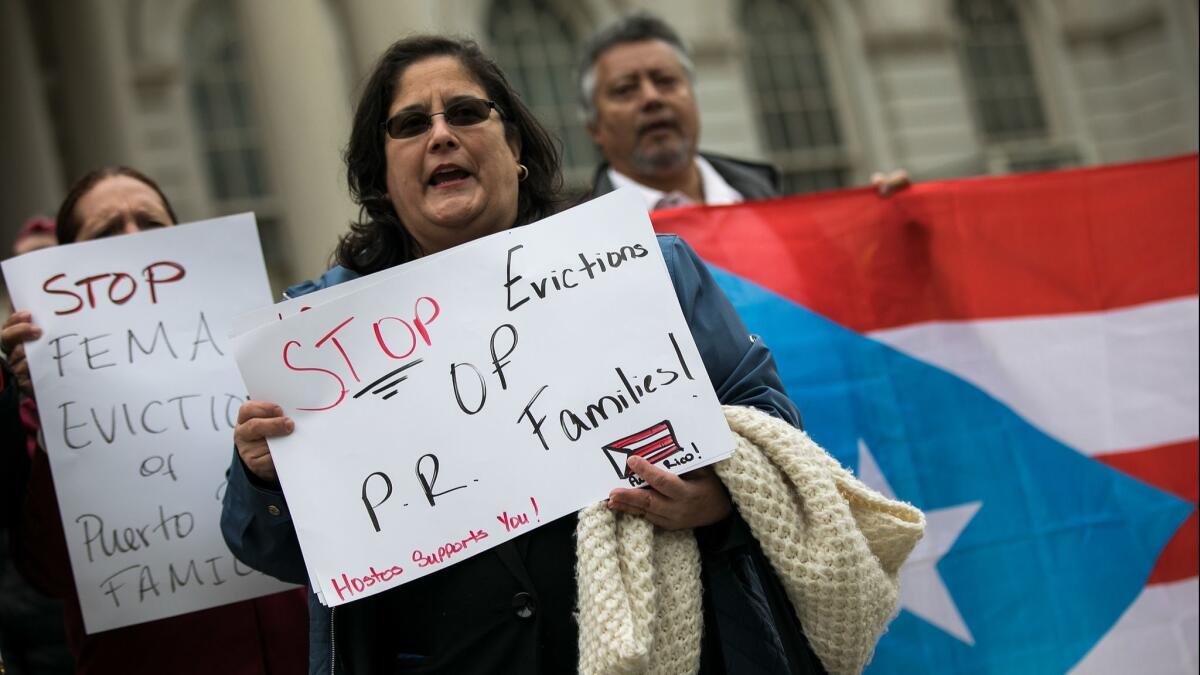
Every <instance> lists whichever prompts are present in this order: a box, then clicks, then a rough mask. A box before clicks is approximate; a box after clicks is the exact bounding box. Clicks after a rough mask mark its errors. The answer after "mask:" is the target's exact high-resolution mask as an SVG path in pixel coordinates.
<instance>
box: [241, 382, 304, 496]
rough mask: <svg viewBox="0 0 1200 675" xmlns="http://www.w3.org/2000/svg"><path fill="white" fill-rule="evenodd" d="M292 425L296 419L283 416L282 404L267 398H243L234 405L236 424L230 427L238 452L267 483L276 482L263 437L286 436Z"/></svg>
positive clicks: (292, 427) (251, 469) (273, 464)
mask: <svg viewBox="0 0 1200 675" xmlns="http://www.w3.org/2000/svg"><path fill="white" fill-rule="evenodd" d="M295 428H296V423H295V422H293V421H292V420H291V418H289V417H284V416H283V408H280V407H279V406H277V405H275V404H274V403H269V402H267V401H246V402H245V403H243V404H242V407H240V408H238V421H237V427H235V428H234V430H233V442H234V444H235V445H237V451H238V456H239V457H241V458H242V463H244V464H245V465H246V468H247V469H250V473H252V474H254V475H255V476H257V477H258V478H260V479H262V480H264V481H267V482H268V483H277V482H279V478H278V477H277V476H276V475H275V461H274V460H273V459H271V450H270V449H269V448H267V439H268V438H273V437H275V436H287V435H288V434H290V433H292V430H293V429H295Z"/></svg>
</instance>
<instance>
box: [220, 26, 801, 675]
mask: <svg viewBox="0 0 1200 675" xmlns="http://www.w3.org/2000/svg"><path fill="white" fill-rule="evenodd" d="M345 157H346V162H347V166H348V179H349V184H350V189H351V193H352V196H353V197H354V199H355V201H356V202H357V203H358V204H359V205H360V214H361V220H360V221H359V222H356V223H354V224H352V225H351V229H350V232H349V234H347V235H346V236H344V237H343V238H342V240H341V242H340V244H339V246H338V249H337V251H336V254H335V259H336V262H337V263H338V265H337V266H336V267H334V268H333V269H331V270H330V271H329V272H327V273H326V274H325V275H324V276H322V277H321V278H320V279H319V280H317V281H315V282H308V283H305V284H302V285H300V286H297V287H294V288H293V289H291V290H290V291H289V293H288V294H289V295H290V296H293V297H294V296H296V295H301V294H304V293H308V292H312V291H315V290H319V289H322V288H326V287H328V286H331V285H333V284H337V283H341V282H343V281H347V280H350V279H353V278H356V277H358V276H361V275H365V274H370V273H373V272H378V271H380V270H383V269H386V268H389V267H391V266H394V265H399V264H402V263H405V262H408V261H411V260H414V259H416V258H419V257H421V256H424V255H428V254H432V253H437V252H439V251H444V250H446V249H449V248H451V247H454V246H457V245H460V244H464V243H467V242H470V241H472V240H474V239H477V238H479V237H482V236H485V235H488V234H492V233H496V232H500V231H503V230H506V229H508V228H512V227H517V226H520V225H524V224H527V223H531V222H533V221H536V220H538V219H540V218H543V217H545V216H547V215H550V214H552V213H554V212H555V210H556V209H557V208H558V206H559V201H558V189H559V185H560V182H561V180H560V175H559V158H558V153H557V151H556V149H555V146H554V144H553V142H552V141H551V139H550V137H549V136H548V134H547V133H546V131H545V130H544V129H543V128H542V126H541V125H540V124H539V123H538V122H537V120H536V119H534V117H533V116H532V114H531V113H530V112H529V110H528V109H527V108H526V107H525V105H524V103H522V102H521V99H520V97H519V96H518V95H517V94H516V93H515V92H514V91H512V89H511V88H510V87H509V85H508V82H507V80H506V79H505V77H504V75H503V74H502V73H501V72H500V70H499V69H498V68H497V66H496V65H495V64H494V63H493V62H492V61H491V60H490V59H489V58H487V57H486V56H485V55H483V54H482V53H481V52H480V51H479V48H478V47H477V46H476V45H475V44H474V43H471V42H460V41H456V40H451V39H446V38H441V37H413V38H408V39H405V40H401V41H400V42H397V43H395V44H394V45H392V46H391V47H390V48H389V49H388V50H387V51H386V52H385V53H384V54H383V56H382V57H381V59H380V60H379V62H378V64H377V66H376V68H375V70H374V72H373V74H372V76H371V77H370V79H369V81H368V82H367V83H366V85H365V88H364V91H363V94H362V97H361V99H360V100H359V103H358V106H357V110H356V112H355V116H354V123H353V129H352V132H351V137H350V142H349V145H348V148H347V150H346V155H345ZM659 244H660V246H661V248H662V252H663V256H664V258H665V260H666V262H667V266H668V268H669V271H670V273H671V278H672V280H673V282H674V284H675V290H676V294H677V296H678V299H679V302H680V304H681V306H682V308H683V313H684V316H685V317H687V319H688V322H689V327H690V328H691V331H692V334H693V337H694V338H695V341H696V344H697V346H698V347H699V350H700V353H701V356H702V358H703V361H704V366H705V368H706V369H707V371H708V373H709V375H710V377H711V380H712V382H713V384H714V386H715V388H716V391H717V393H718V396H719V398H720V400H721V402H722V403H727V404H738V405H746V406H753V407H757V408H759V409H762V410H765V411H768V412H769V413H771V414H773V415H775V416H777V417H780V418H783V419H784V420H787V421H788V422H790V423H791V424H793V425H798V424H799V414H798V412H797V411H796V409H795V407H794V406H793V404H792V403H791V402H790V401H789V400H788V398H787V396H786V395H785V394H784V392H783V387H782V385H781V383H780V380H779V377H778V374H777V373H776V369H775V365H774V361H773V359H772V357H771V355H770V352H769V351H768V350H767V348H766V347H765V346H764V345H763V344H762V343H761V341H758V340H756V339H753V338H751V336H750V335H748V334H747V332H746V330H745V328H744V327H743V325H742V323H741V321H740V320H739V319H738V317H737V316H736V314H735V313H734V310H733V308H732V307H731V306H730V304H729V302H728V301H727V300H726V299H725V297H724V296H723V295H722V293H721V291H720V290H719V289H718V288H717V286H716V284H715V283H714V281H713V279H712V278H711V277H710V276H709V274H708V272H707V271H706V269H705V268H704V266H703V264H702V263H701V262H700V260H699V259H698V258H697V257H696V255H695V254H694V253H693V252H692V251H691V249H690V248H689V247H688V246H687V245H686V244H685V243H683V242H682V241H681V240H679V239H678V238H676V237H673V236H663V237H659ZM238 421H239V423H238V426H237V429H236V431H235V443H236V449H237V452H236V454H235V456H234V459H233V466H232V468H231V474H230V483H229V490H228V492H227V493H226V497H225V511H224V513H223V516H222V527H223V531H224V532H225V535H226V540H227V542H228V543H229V545H230V548H231V549H232V550H233V551H234V553H235V554H236V555H238V556H239V557H240V558H241V559H242V560H243V561H245V562H246V563H247V564H250V565H251V566H253V567H256V568H258V569H260V570H263V571H265V572H267V573H268V574H271V575H274V576H276V577H278V578H280V579H283V580H286V581H293V582H296V583H305V582H307V581H308V576H307V572H306V568H305V565H304V560H303V558H302V556H301V553H300V548H299V544H298V542H297V538H296V533H295V530H294V528H293V527H292V524H291V522H290V517H289V515H288V509H287V505H286V502H285V501H284V497H283V494H282V492H281V490H280V486H279V484H278V482H277V478H276V474H275V469H274V464H273V462H272V458H271V454H270V451H269V449H268V447H267V439H268V438H269V437H274V436H281V435H286V434H290V433H291V432H292V431H293V430H294V428H295V424H294V422H293V421H292V420H291V419H289V418H287V417H285V416H284V414H283V410H282V408H280V407H279V406H278V405H275V404H273V403H271V402H267V401H250V402H247V403H246V404H244V405H243V406H242V407H241V410H240V411H239V418H238ZM629 466H630V468H631V469H632V470H633V471H634V472H636V473H637V474H638V475H639V476H641V477H642V478H643V479H644V480H645V481H646V482H647V483H648V484H649V486H650V487H648V488H645V489H639V490H633V489H621V490H614V491H613V493H612V495H611V497H610V500H609V506H610V508H612V509H615V510H620V511H624V512H628V513H634V514H641V515H644V516H645V517H646V518H647V519H648V520H650V521H651V522H652V523H654V524H655V525H657V526H659V527H660V528H664V529H668V530H681V529H690V528H694V529H695V531H696V533H697V536H698V538H699V539H700V543H701V550H702V552H703V560H704V584H703V586H704V589H705V593H704V608H705V614H706V617H705V624H706V626H708V627H709V628H707V629H706V632H705V638H704V643H703V650H702V656H701V670H702V671H703V672H725V671H726V670H727V667H731V666H729V664H734V663H737V661H736V658H735V656H733V652H735V651H742V652H749V653H759V652H762V651H764V650H767V651H770V652H771V657H769V658H774V659H775V661H774V662H773V663H775V664H777V665H779V666H780V667H781V668H782V669H783V670H784V671H790V672H820V671H821V666H820V664H819V663H818V661H817V660H816V658H815V657H814V656H813V654H812V652H811V650H810V649H809V648H808V645H807V642H806V641H805V639H804V638H803V634H802V633H801V631H800V627H799V625H798V622H797V621H796V620H795V617H794V615H792V614H791V611H790V609H784V610H783V611H782V612H779V611H775V610H778V609H779V608H780V607H781V606H782V607H786V601H782V602H783V604H782V605H780V598H783V591H782V589H781V588H780V587H779V583H778V582H777V581H776V580H775V578H774V576H773V575H772V574H771V572H770V569H769V567H768V566H767V564H766V563H765V562H764V560H763V555H762V553H761V551H759V550H758V547H757V545H756V544H755V542H754V539H753V537H751V536H750V535H749V534H748V532H747V530H746V528H745V525H744V524H743V523H742V522H741V520H740V518H738V516H737V514H736V513H734V510H733V509H732V507H731V503H730V500H729V497H728V495H727V493H726V492H725V490H724V488H723V486H722V484H721V482H720V481H719V480H718V479H717V478H716V476H715V474H714V473H713V472H712V471H710V470H708V469H701V470H696V471H693V472H691V473H688V474H686V475H684V476H676V475H674V474H671V473H669V472H667V471H665V470H662V469H659V468H658V467H656V466H653V465H651V464H649V463H647V462H645V461H644V460H640V459H633V460H631V461H630V463H629ZM575 526H576V522H575V518H574V517H566V518H562V519H559V520H558V521H556V522H553V523H551V524H548V525H544V526H542V527H540V528H538V529H536V530H534V531H532V532H531V533H529V534H526V535H524V536H521V537H518V538H517V539H515V540H512V541H509V542H506V543H504V544H501V545H499V546H497V547H496V548H494V549H491V550H489V551H486V552H484V553H481V554H479V555H477V556H475V557H472V558H470V559H467V560H465V561H463V562H461V563H459V564H457V565H454V566H452V567H449V568H447V569H445V570H443V571H440V572H437V573H434V574H431V575H429V576H426V577H422V578H420V579H417V580H414V581H413V582H411V583H408V584H405V585H402V586H399V587H398V588H395V589H393V590H389V591H384V592H382V593H379V594H378V595H374V596H371V597H368V598H365V599H363V600H359V601H356V602H353V603H350V604H347V605H343V606H340V607H338V608H337V609H336V613H331V611H330V610H329V609H327V608H325V607H324V606H322V605H321V604H320V603H319V602H318V601H317V600H316V597H315V596H314V595H310V602H309V608H310V621H311V624H312V626H311V631H310V635H311V636H312V642H311V648H312V650H313V651H312V655H311V660H310V672H313V673H327V672H330V670H331V669H332V670H334V671H335V672H337V673H355V674H358V673H393V672H421V673H495V672H520V673H565V672H574V671H575V670H576V669H577V668H578V666H579V658H580V656H579V647H578V645H577V643H578V627H577V625H576V623H575V620H574V619H573V613H574V611H575V609H576V582H575V542H574V538H573V535H574V532H575ZM734 570H737V572H736V573H735V572H734ZM718 594H719V595H720V596H721V603H722V605H721V609H722V613H723V614H724V616H723V617H718V616H716V613H715V612H714V611H713V606H712V603H711V602H710V598H711V597H715V596H716V595H718ZM331 615H332V616H331ZM731 622H732V623H731ZM735 624H736V625H735Z"/></svg>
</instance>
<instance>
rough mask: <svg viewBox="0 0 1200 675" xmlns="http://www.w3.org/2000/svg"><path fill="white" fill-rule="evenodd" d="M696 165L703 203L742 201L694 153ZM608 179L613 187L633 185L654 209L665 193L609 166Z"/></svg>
mask: <svg viewBox="0 0 1200 675" xmlns="http://www.w3.org/2000/svg"><path fill="white" fill-rule="evenodd" d="M696 166H697V167H698V168H699V169H700V181H701V184H702V185H703V189H704V203H705V204H707V205H708V206H719V205H721V204H737V203H738V202H740V201H744V200H745V197H743V196H742V193H740V192H738V191H737V190H735V189H733V186H732V185H730V184H729V183H727V182H726V181H725V179H724V178H721V174H719V173H717V170H716V169H714V168H713V165H712V164H709V163H708V160H707V159H704V158H703V157H701V156H700V155H696ZM608 179H609V180H611V181H612V184H613V187H614V188H621V187H633V188H636V189H637V191H638V193H639V194H641V195H642V197H643V198H644V199H645V200H646V208H648V209H650V210H654V207H655V205H657V204H658V202H659V201H661V200H662V198H663V197H664V196H666V193H664V192H663V191H662V190H655V189H654V188H652V187H648V186H645V185H642V184H641V183H639V182H637V181H636V180H634V179H632V178H630V177H629V176H626V175H625V174H623V173H621V172H620V171H617V170H616V169H614V168H612V167H609V169H608Z"/></svg>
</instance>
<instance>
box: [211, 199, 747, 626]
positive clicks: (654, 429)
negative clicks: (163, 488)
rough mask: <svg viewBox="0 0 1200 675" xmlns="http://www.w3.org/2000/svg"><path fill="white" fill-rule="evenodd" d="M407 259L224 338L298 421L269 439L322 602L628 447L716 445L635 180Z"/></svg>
mask: <svg viewBox="0 0 1200 675" xmlns="http://www.w3.org/2000/svg"><path fill="white" fill-rule="evenodd" d="M417 262H418V264H416V265H403V266H400V267H397V268H394V269H392V270H388V272H387V273H385V274H381V275H379V276H378V277H376V279H377V282H376V283H373V284H371V283H366V282H363V283H360V284H358V285H357V286H356V288H355V290H354V291H353V292H351V293H349V294H343V295H340V296H339V295H337V294H336V289H337V287H334V288H332V289H329V290H328V291H322V292H321V293H320V294H313V295H311V296H304V297H303V298H299V299H298V300H295V301H292V303H297V302H302V303H305V306H308V307H309V309H308V310H307V311H304V312H299V311H298V309H297V306H296V305H295V304H292V305H289V306H288V308H286V309H287V311H277V312H275V313H274V314H273V315H269V316H268V323H265V324H261V325H259V327H257V328H254V329H250V330H247V331H246V332H244V333H242V334H241V335H240V336H237V337H236V338H235V343H234V349H235V351H236V354H237V360H238V366H239V367H240V368H241V370H242V375H243V376H244V378H245V381H246V383H247V385H248V388H249V390H250V392H251V395H252V397H253V398H255V399H261V400H267V401H273V402H276V403H278V404H279V405H281V406H282V407H283V408H284V410H285V412H286V413H287V414H288V415H289V416H291V417H292V418H293V419H294V420H295V422H296V428H295V432H294V433H293V434H292V435H290V436H287V437H282V438H277V439H272V440H271V441H270V446H271V453H272V455H273V457H274V461H275V467H276V469H277V471H278V474H279V478H280V481H281V482H282V484H283V487H284V491H285V493H286V495H287V498H288V504H289V507H290V509H291V513H292V517H293V519H294V521H295V526H296V531H297V535H298V537H299V541H300V545H301V549H302V550H303V553H304V558H305V562H306V564H307V566H308V570H309V575H310V578H311V579H312V580H313V582H314V587H315V588H316V589H318V591H319V593H320V595H321V597H322V600H323V601H324V602H325V603H327V604H329V605H331V606H332V605H339V604H343V603H346V602H350V601H352V600H357V599H361V598H363V597H367V596H370V595H372V594H374V593H378V592H380V591H382V590H386V589H389V588H394V587H396V586H398V585H400V584H403V583H406V582H408V581H412V580H413V579H418V578H420V577H422V576H424V575H426V574H430V573H432V572H436V571H437V570H440V569H444V568H446V567H447V566H449V565H452V564H454V563H456V562H459V561H461V560H463V559H465V558H468V557H470V556H472V555H475V554H477V553H480V552H481V551H484V550H487V549H488V548H491V547H492V546H495V545H497V544H500V543H502V542H504V541H506V540H508V539H511V538H513V537H516V536H518V535H520V534H523V533H525V532H528V531H530V530H532V529H534V528H536V527H538V526H539V525H542V524H545V523H548V522H550V521H552V520H554V519H556V518H559V517H562V516H564V515H567V514H570V513H572V512H574V511H576V510H578V509H579V508H581V507H583V506H585V505H587V504H590V503H593V502H596V501H599V500H602V499H604V498H606V497H607V496H608V493H609V491H610V490H611V489H613V488H615V487H621V486H624V487H629V486H638V485H640V481H639V479H638V478H637V476H635V475H631V474H630V473H629V472H628V471H627V469H626V467H625V464H624V459H623V458H625V457H628V456H629V455H631V454H639V455H641V456H643V457H646V458H647V459H648V460H650V461H652V462H656V463H657V464H658V465H659V466H662V467H666V468H667V469H669V470H671V471H675V472H683V471H687V470H690V469H693V468H697V467H700V466H704V465H707V464H710V463H712V462H714V461H717V460H719V459H722V458H724V457H727V456H728V455H729V454H730V453H731V452H732V449H733V441H732V437H731V434H730V432H729V428H728V426H727V425H726V423H725V418H724V416H723V415H722V413H721V410H720V406H719V403H718V402H717V398H716V395H715V394H714V392H713V387H712V384H711V383H710V382H709V380H708V376H707V374H706V372H705V369H704V364H703V363H702V362H701V360H700V355H699V353H698V352H697V350H696V347H695V344H694V343H693V341H692V337H691V333H690V331H689V329H688V326H687V324H686V322H685V321H684V318H683V315H682V313H681V311H680V309H679V302H678V299H677V298H676V295H675V292H674V288H673V287H672V284H671V280H670V278H669V275H668V272H667V268H666V265H665V263H664V261H663V258H662V253H661V250H660V248H659V246H658V243H657V241H656V239H655V235H654V232H653V231H652V229H651V226H650V220H649V218H648V216H647V214H646V210H645V206H644V205H643V204H642V203H641V200H640V199H638V198H637V196H636V195H634V194H632V193H629V192H617V193H614V194H612V195H609V196H606V197H603V198H600V199H597V200H594V201H591V202H589V203H587V204H584V205H582V206H579V207H576V208H574V209H572V210H570V211H567V212H564V213H562V214H559V215H556V216H554V217H551V218H548V219H546V220H544V221H542V222H540V223H537V224H535V225H529V226H525V227H519V228H514V229H512V230H508V231H506V232H501V233H498V234H494V235H491V236H489V237H485V238H482V239H478V240H476V241H474V242H471V243H469V244H466V245H463V246H459V247H456V248H453V249H451V250H449V251H445V252H443V253H441V254H438V255H436V256H429V257H427V258H423V259H421V260H419V261H417ZM331 291H334V293H331ZM329 298H333V299H331V300H329V301H327V302H322V300H325V299H329ZM285 304H286V303H285ZM258 316H259V317H260V320H261V318H262V316H263V314H262V313H258ZM279 316H282V317H283V318H282V319H279V318H278V317H279ZM253 323H255V320H251V319H247V320H246V322H245V324H244V325H252V324H253Z"/></svg>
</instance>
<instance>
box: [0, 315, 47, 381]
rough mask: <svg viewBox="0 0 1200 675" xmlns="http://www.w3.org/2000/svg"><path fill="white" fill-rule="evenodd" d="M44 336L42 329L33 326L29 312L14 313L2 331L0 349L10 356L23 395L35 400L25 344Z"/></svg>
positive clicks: (9, 359)
mask: <svg viewBox="0 0 1200 675" xmlns="http://www.w3.org/2000/svg"><path fill="white" fill-rule="evenodd" d="M41 336H42V329H41V328H38V327H37V326H35V325H33V315H31V314H30V313H29V312H13V313H12V316H10V317H8V321H5V322H4V328H3V330H0V347H3V349H4V353H5V354H8V367H9V368H12V371H13V375H16V376H17V386H18V388H20V390H21V393H23V394H25V395H26V396H28V397H30V398H33V381H32V380H31V379H30V377H29V361H26V360H25V343H26V342H29V341H30V340H36V339H38V338H40V337H41Z"/></svg>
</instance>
